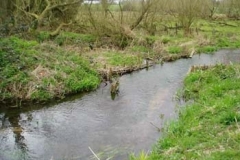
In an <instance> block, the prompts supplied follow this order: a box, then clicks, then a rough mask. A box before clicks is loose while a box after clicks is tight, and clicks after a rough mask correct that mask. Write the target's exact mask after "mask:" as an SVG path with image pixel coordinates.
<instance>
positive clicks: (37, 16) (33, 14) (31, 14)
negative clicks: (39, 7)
mask: <svg viewBox="0 0 240 160" xmlns="http://www.w3.org/2000/svg"><path fill="white" fill-rule="evenodd" d="M13 5H14V6H15V7H16V8H17V9H19V10H20V11H22V12H24V13H25V14H26V15H30V16H33V17H34V18H36V19H38V18H39V15H37V14H35V13H31V12H26V11H24V10H23V9H22V8H20V7H18V6H17V5H16V4H15V3H13Z"/></svg>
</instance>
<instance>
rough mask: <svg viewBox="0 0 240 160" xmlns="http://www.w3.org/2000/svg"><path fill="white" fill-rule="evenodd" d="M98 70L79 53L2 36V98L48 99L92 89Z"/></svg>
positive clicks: (0, 70) (52, 45) (0, 77)
mask: <svg viewBox="0 0 240 160" xmlns="http://www.w3.org/2000/svg"><path fill="white" fill-rule="evenodd" d="M99 83H100V79H99V77H98V74H97V73H96V72H95V71H94V70H92V69H91V68H90V66H89V63H88V62H87V60H85V59H83V58H82V57H81V56H80V55H79V54H78V53H75V52H69V51H66V50H64V49H62V48H59V47H57V46H56V45H54V44H44V43H43V44H39V43H38V42H36V41H27V40H23V39H19V38H17V37H9V38H3V39H1V40H0V99H1V101H5V100H6V101H8V100H13V101H14V100H17V99H18V100H35V101H47V100H51V99H53V98H55V97H63V96H64V95H66V94H70V93H77V92H84V91H89V90H93V89H95V88H97V86H98V84H99Z"/></svg>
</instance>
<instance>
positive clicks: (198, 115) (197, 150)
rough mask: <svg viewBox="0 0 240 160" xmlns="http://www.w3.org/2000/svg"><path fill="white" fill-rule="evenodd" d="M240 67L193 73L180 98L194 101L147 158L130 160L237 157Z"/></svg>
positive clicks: (239, 118) (171, 124) (239, 142)
mask: <svg viewBox="0 0 240 160" xmlns="http://www.w3.org/2000/svg"><path fill="white" fill-rule="evenodd" d="M239 80H240V65H239V64H238V65H229V66H224V65H217V66H214V67H210V68H209V69H207V70H205V71H202V70H196V71H194V72H193V73H191V74H189V75H188V76H187V77H186V78H185V80H184V92H183V96H184V98H185V99H186V100H194V102H191V103H190V104H189V105H187V106H185V107H183V108H181V111H180V113H179V119H178V120H176V121H175V122H172V123H170V125H169V126H168V127H167V128H166V130H165V132H164V136H163V138H162V139H160V140H159V142H158V143H157V145H156V146H155V147H154V149H153V151H152V153H151V154H150V155H148V156H147V155H146V154H144V153H142V154H141V155H140V156H138V157H134V156H132V157H131V158H130V159H131V160H143V159H144V160H146V159H147V160H159V159H176V160H178V159H208V160H213V159H215V160H226V159H231V160H234V159H236V160H237V159H239V157H240V152H239V150H240V145H239V144H240V81H239Z"/></svg>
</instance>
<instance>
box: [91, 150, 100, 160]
mask: <svg viewBox="0 0 240 160" xmlns="http://www.w3.org/2000/svg"><path fill="white" fill-rule="evenodd" d="M88 148H89V150H90V151H91V152H92V154H93V155H94V156H95V157H96V158H97V160H100V158H98V156H97V155H96V154H95V153H94V152H93V150H92V149H91V147H88Z"/></svg>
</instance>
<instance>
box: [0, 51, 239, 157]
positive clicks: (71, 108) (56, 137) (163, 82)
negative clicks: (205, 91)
mask: <svg viewBox="0 0 240 160" xmlns="http://www.w3.org/2000/svg"><path fill="white" fill-rule="evenodd" d="M230 61H231V62H232V63H234V62H240V50H221V51H219V52H216V53H215V54H201V55H195V56H193V58H191V59H181V60H177V61H175V62H172V63H164V64H163V65H162V66H161V65H156V66H154V67H151V68H149V69H148V70H141V71H138V72H134V73H132V74H128V75H124V76H122V77H121V78H120V93H119V95H118V96H117V97H116V98H115V100H112V99H111V96H110V94H109V93H110V88H109V87H110V86H109V85H108V86H106V87H103V86H101V87H100V88H99V89H97V90H96V91H94V92H91V93H88V94H85V95H79V96H74V97H70V99H68V100H66V101H64V102H61V103H58V104H48V105H45V106H42V107H39V106H37V105H32V106H28V108H27V109H26V108H24V106H23V108H22V109H14V108H9V109H5V108H3V107H0V159H1V160H34V159H38V160H50V159H52V160H60V159H61V160H64V159H67V160H88V159H94V157H93V154H92V152H91V151H90V149H89V147H90V148H91V149H92V150H93V151H94V152H95V153H96V154H98V156H99V157H100V158H101V159H103V160H104V159H107V158H110V157H112V159H114V160H123V159H127V156H128V154H129V153H131V152H135V153H139V152H140V151H141V150H145V151H146V152H147V151H149V150H151V147H152V146H153V145H154V143H156V142H157V140H158V139H159V138H160V136H161V132H159V131H158V129H157V128H161V127H163V125H164V124H165V123H166V122H168V121H169V120H171V119H174V118H176V117H177V112H176V102H175V101H174V95H175V93H176V91H177V90H178V89H179V88H181V86H182V81H183V79H184V77H185V76H186V74H187V71H188V69H189V67H190V66H192V65H204V64H206V65H213V64H216V63H230Z"/></svg>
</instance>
